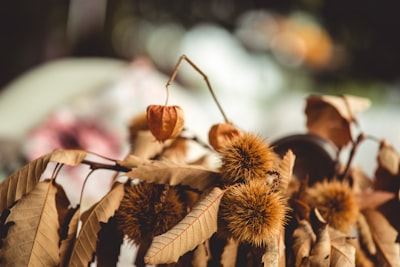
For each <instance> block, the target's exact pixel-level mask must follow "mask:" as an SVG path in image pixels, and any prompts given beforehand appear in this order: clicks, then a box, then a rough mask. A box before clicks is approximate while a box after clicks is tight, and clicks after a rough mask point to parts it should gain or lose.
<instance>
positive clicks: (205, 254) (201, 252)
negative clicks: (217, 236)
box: [192, 241, 210, 267]
mask: <svg viewBox="0 0 400 267" xmlns="http://www.w3.org/2000/svg"><path fill="white" fill-rule="evenodd" d="M209 259H210V248H209V244H208V241H205V242H203V243H201V244H199V245H198V246H197V248H196V249H195V250H194V253H193V259H192V265H193V266H196V267H207V266H208V261H209Z"/></svg>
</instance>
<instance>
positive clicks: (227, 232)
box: [218, 180, 289, 247]
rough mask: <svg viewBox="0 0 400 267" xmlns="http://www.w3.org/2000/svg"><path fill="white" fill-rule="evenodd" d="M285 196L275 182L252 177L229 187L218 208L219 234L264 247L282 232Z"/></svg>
mask: <svg viewBox="0 0 400 267" xmlns="http://www.w3.org/2000/svg"><path fill="white" fill-rule="evenodd" d="M288 210H289V208H288V206H287V204H286V200H285V198H284V197H283V196H282V195H281V194H280V193H278V192H271V186H269V185H267V184H266V183H263V182H261V181H257V180H252V181H249V182H247V183H244V184H237V185H235V186H233V187H231V188H229V189H228V190H227V191H226V192H225V194H224V196H223V197H222V199H221V202H220V206H219V210H218V234H219V235H221V236H222V237H227V238H229V237H231V238H233V239H235V240H237V241H239V242H243V243H249V244H251V245H253V246H255V247H261V246H264V245H266V244H268V243H270V242H271V240H273V239H274V238H276V236H277V235H278V234H279V232H280V231H281V229H282V228H283V226H284V224H285V223H286V221H287V212H288Z"/></svg>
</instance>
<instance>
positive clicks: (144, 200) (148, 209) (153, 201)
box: [116, 182, 186, 244]
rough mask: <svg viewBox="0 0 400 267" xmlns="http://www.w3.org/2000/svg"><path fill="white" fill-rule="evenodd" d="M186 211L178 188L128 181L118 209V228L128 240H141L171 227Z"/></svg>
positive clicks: (135, 241) (140, 241) (137, 242)
mask: <svg viewBox="0 0 400 267" xmlns="http://www.w3.org/2000/svg"><path fill="white" fill-rule="evenodd" d="M185 214H186V206H185V205H184V203H183V202H182V201H181V200H180V196H179V194H178V190H177V189H176V188H174V187H169V188H168V189H167V190H166V189H165V187H164V185H158V184H150V183H145V182H142V183H139V184H127V185H125V194H124V197H123V199H122V201H121V204H120V207H119V208H118V210H117V212H116V218H117V224H118V228H119V229H120V230H121V231H122V233H124V234H125V235H126V236H127V237H128V238H129V240H131V241H132V242H134V243H135V244H141V243H142V242H143V241H145V239H146V238H148V237H149V236H156V235H159V234H162V233H164V232H166V231H167V230H169V229H170V228H171V227H172V226H174V225H175V224H176V223H178V222H179V221H180V220H181V219H182V218H183V217H184V215H185Z"/></svg>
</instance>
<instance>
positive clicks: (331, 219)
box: [304, 180, 359, 233]
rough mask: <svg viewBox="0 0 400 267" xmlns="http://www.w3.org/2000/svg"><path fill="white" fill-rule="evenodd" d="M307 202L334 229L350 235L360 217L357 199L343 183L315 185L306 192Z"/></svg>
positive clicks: (320, 183) (332, 182)
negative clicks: (351, 228)
mask: <svg viewBox="0 0 400 267" xmlns="http://www.w3.org/2000/svg"><path fill="white" fill-rule="evenodd" d="M304 197H305V201H306V202H307V203H308V205H309V206H310V207H312V208H317V209H318V211H319V212H320V213H321V215H322V217H323V218H324V219H325V220H326V221H327V223H328V224H329V225H330V226H332V227H333V228H335V229H337V230H340V231H342V232H344V233H349V231H350V227H351V226H353V225H355V224H356V222H357V218H358V215H359V208H358V204H357V200H356V197H355V195H354V193H353V191H352V189H351V188H350V186H349V185H348V183H345V182H341V181H336V180H332V181H329V182H328V181H323V182H318V183H315V184H314V185H313V186H312V187H310V188H308V189H307V190H306V192H305V196H304Z"/></svg>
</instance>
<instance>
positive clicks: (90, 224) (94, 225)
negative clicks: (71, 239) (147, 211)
mask: <svg viewBox="0 0 400 267" xmlns="http://www.w3.org/2000/svg"><path fill="white" fill-rule="evenodd" d="M123 195H124V185H123V184H121V183H116V184H115V185H114V187H113V189H112V190H111V191H110V192H108V193H107V195H105V196H104V197H103V198H102V199H101V200H100V201H99V202H97V203H96V204H95V205H94V206H93V207H92V208H91V209H90V211H89V214H87V218H86V219H85V220H84V221H83V223H82V228H81V230H80V231H79V234H78V238H77V239H76V240H75V243H74V247H73V250H72V254H71V257H70V259H69V263H68V266H87V265H88V263H89V262H90V261H91V260H92V258H93V253H94V252H95V250H96V241H97V234H98V232H99V231H100V228H101V225H100V222H103V223H106V222H107V221H108V219H109V218H110V217H111V216H113V215H114V213H115V211H116V210H117V209H118V207H119V203H120V202H121V199H122V197H123Z"/></svg>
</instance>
